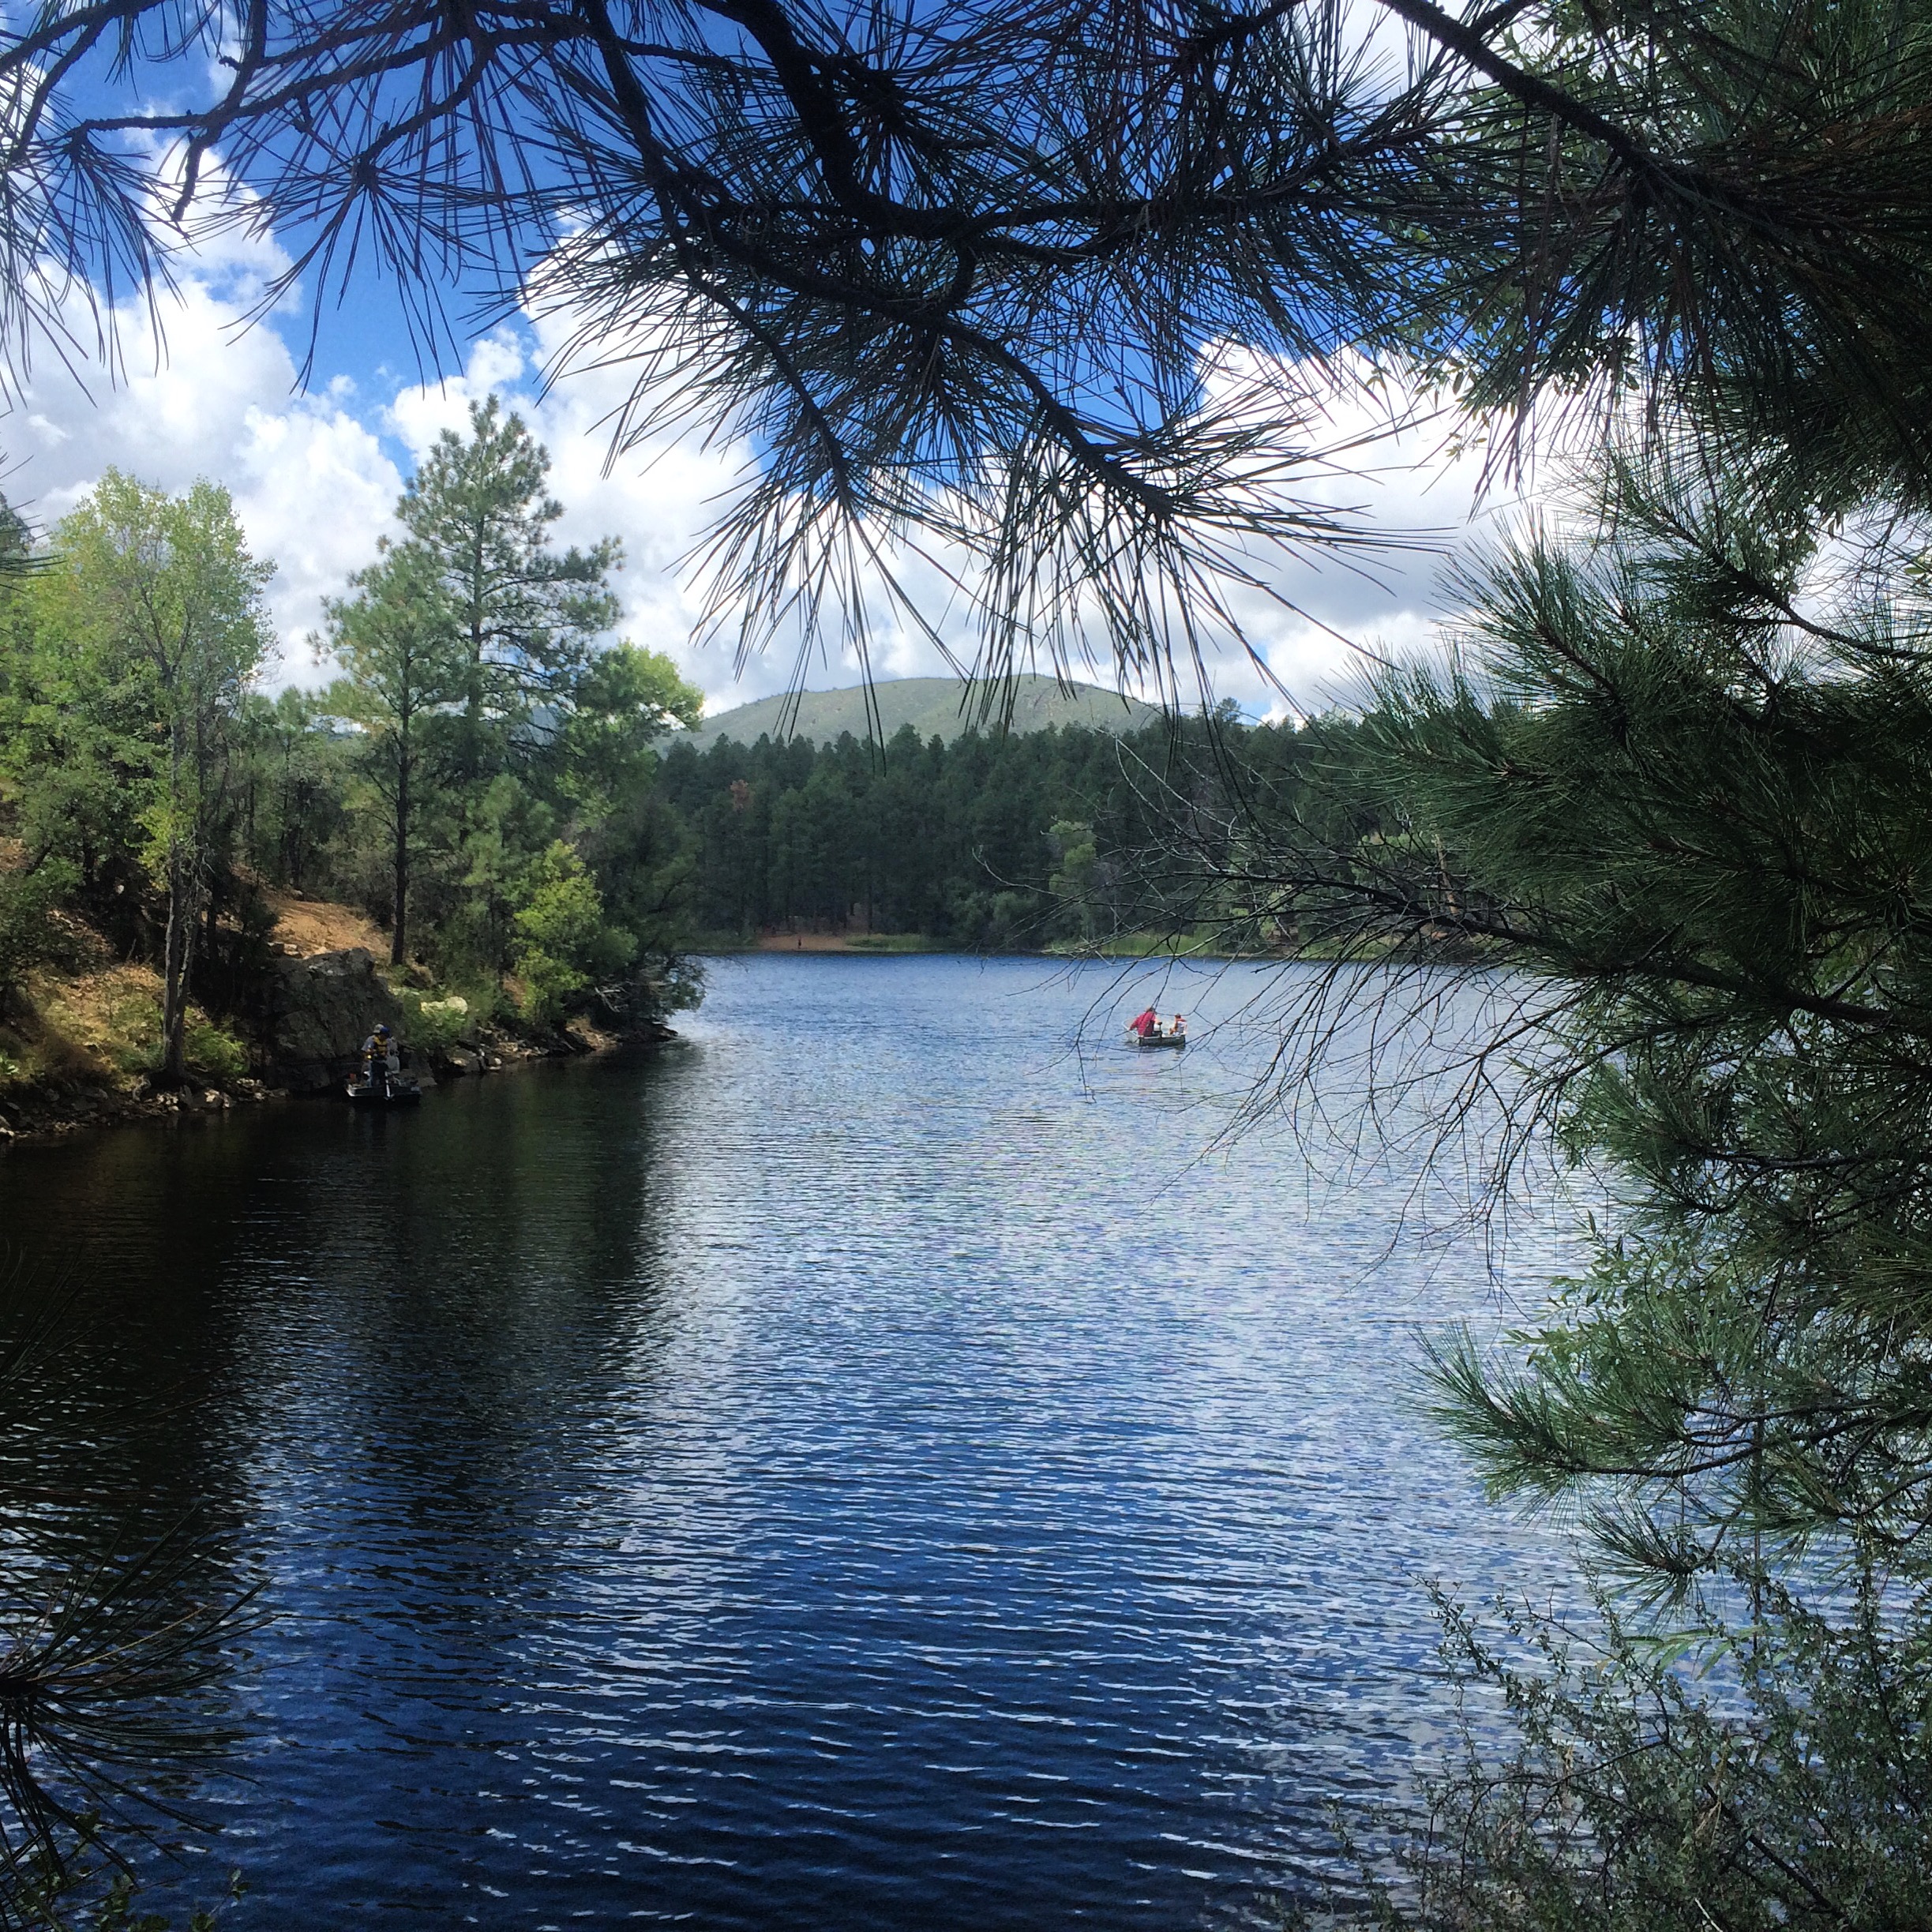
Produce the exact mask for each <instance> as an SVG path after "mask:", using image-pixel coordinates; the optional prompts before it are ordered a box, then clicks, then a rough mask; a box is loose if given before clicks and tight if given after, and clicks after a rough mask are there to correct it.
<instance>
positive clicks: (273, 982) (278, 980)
mask: <svg viewBox="0 0 1932 1932" xmlns="http://www.w3.org/2000/svg"><path fill="white" fill-rule="evenodd" d="M402 1019H403V1010H402V1007H400V1005H399V1004H397V1001H396V995H395V994H394V993H392V992H390V990H389V989H388V985H387V983H386V982H385V981H383V980H382V979H381V977H379V976H378V974H377V971H376V962H375V959H374V958H373V956H372V955H371V954H370V951H369V949H368V947H365V946H351V947H347V948H345V949H344V950H343V951H341V952H332V953H316V954H314V955H312V956H311V957H309V958H306V959H290V958H278V959H276V960H274V961H273V962H271V966H270V970H269V974H268V984H267V987H266V989H265V995H264V1011H263V1014H262V1015H261V1056H262V1070H263V1071H264V1074H265V1075H266V1076H267V1077H268V1079H269V1080H271V1081H272V1082H273V1083H274V1084H275V1085H276V1086H285V1087H287V1089H288V1090H289V1091H290V1092H291V1094H320V1093H326V1092H328V1090H330V1089H331V1088H332V1087H334V1086H338V1085H340V1083H341V1082H343V1081H344V1080H346V1079H348V1077H349V1076H350V1075H351V1074H352V1073H354V1072H355V1070H356V1067H357V1066H358V1064H360V1061H361V1057H362V1042H363V1041H364V1040H365V1039H366V1037H368V1034H369V1030H370V1028H371V1027H372V1026H375V1024H376V1023H377V1022H378V1021H379V1020H381V1021H386V1022H388V1024H389V1025H390V1026H393V1027H394V1028H396V1031H397V1033H398V1034H399V1036H400V1034H401V1032H402Z"/></svg>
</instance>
